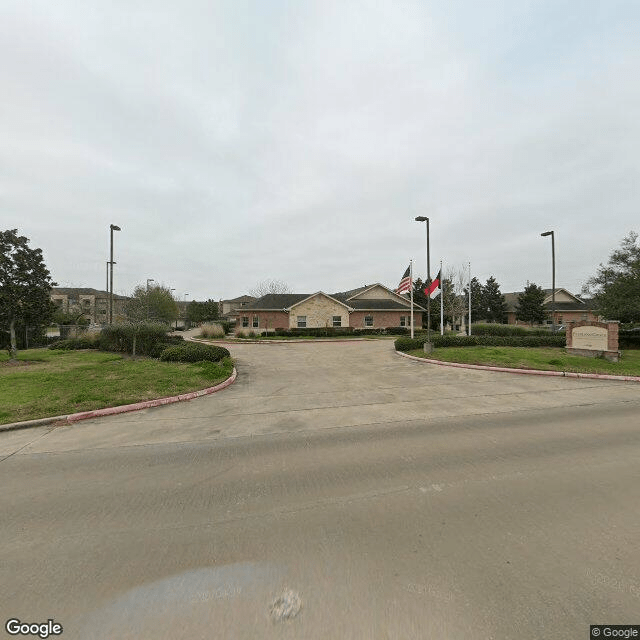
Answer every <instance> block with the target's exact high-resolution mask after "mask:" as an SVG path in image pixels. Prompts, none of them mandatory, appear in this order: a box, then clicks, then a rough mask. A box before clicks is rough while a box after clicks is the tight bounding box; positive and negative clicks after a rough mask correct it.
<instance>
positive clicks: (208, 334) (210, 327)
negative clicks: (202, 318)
mask: <svg viewBox="0 0 640 640" xmlns="http://www.w3.org/2000/svg"><path fill="white" fill-rule="evenodd" d="M225 333H226V332H225V330H224V328H223V327H222V326H221V325H220V324H217V323H213V324H203V325H202V326H201V327H200V335H201V336H202V337H203V338H222V337H223V336H224V335H225Z"/></svg>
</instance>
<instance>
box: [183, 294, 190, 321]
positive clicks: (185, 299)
mask: <svg viewBox="0 0 640 640" xmlns="http://www.w3.org/2000/svg"><path fill="white" fill-rule="evenodd" d="M188 295H189V294H188V293H185V294H184V322H183V326H184V328H185V329H186V328H187V296H188Z"/></svg>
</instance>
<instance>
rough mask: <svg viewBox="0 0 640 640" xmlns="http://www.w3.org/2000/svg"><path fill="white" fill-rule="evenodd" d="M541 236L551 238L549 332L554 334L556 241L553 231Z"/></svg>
mask: <svg viewBox="0 0 640 640" xmlns="http://www.w3.org/2000/svg"><path fill="white" fill-rule="evenodd" d="M540 235H541V236H551V332H552V333H555V332H556V241H555V235H554V233H553V231H545V232H544V233H541V234H540Z"/></svg>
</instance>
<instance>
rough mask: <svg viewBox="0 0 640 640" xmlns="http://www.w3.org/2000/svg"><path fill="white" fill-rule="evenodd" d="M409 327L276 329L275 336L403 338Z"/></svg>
mask: <svg viewBox="0 0 640 640" xmlns="http://www.w3.org/2000/svg"><path fill="white" fill-rule="evenodd" d="M409 332H410V329H409V327H386V328H385V327H372V328H370V329H367V328H365V327H362V328H360V327H357V328H356V327H318V328H311V327H306V328H304V329H298V328H293V329H282V328H277V329H276V330H275V334H276V335H277V336H284V337H287V338H295V337H299V336H313V337H315V338H327V337H332V336H384V335H387V336H403V335H408V334H409Z"/></svg>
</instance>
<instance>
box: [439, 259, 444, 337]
mask: <svg viewBox="0 0 640 640" xmlns="http://www.w3.org/2000/svg"><path fill="white" fill-rule="evenodd" d="M440 335H441V336H443V335H444V276H443V275H442V260H440Z"/></svg>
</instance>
